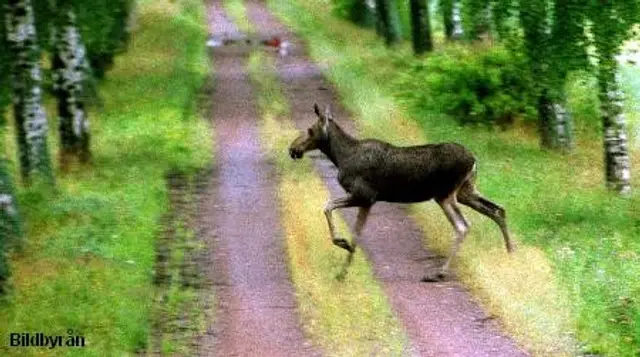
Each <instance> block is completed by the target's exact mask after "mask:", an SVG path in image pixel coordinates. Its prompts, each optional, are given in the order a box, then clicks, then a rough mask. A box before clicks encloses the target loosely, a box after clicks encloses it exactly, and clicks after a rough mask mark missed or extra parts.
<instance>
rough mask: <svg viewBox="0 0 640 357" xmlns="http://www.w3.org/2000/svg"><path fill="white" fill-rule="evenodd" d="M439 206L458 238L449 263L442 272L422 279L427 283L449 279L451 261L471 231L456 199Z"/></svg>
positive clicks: (441, 202) (453, 246)
mask: <svg viewBox="0 0 640 357" xmlns="http://www.w3.org/2000/svg"><path fill="white" fill-rule="evenodd" d="M453 197H455V196H453ZM438 204H439V205H440V207H441V208H442V210H443V211H444V214H445V215H446V216H447V218H448V219H449V222H450V223H451V225H452V226H453V229H454V230H455V232H456V238H455V241H454V242H453V245H452V246H451V253H450V254H449V258H447V261H446V262H445V263H444V265H442V267H441V268H440V271H439V272H438V273H436V274H433V273H430V274H427V275H425V276H424V278H422V281H427V282H435V281H442V280H444V279H445V278H446V277H447V274H448V272H449V266H450V265H451V261H452V260H453V259H454V258H455V256H456V255H457V253H458V249H459V248H460V245H461V244H462V241H463V240H464V238H465V236H466V235H467V232H468V231H469V223H468V222H467V220H466V219H465V218H464V216H463V215H462V212H460V209H459V208H458V207H457V206H456V202H455V198H454V199H451V198H449V199H446V200H443V201H439V202H438Z"/></svg>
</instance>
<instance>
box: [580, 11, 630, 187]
mask: <svg viewBox="0 0 640 357" xmlns="http://www.w3.org/2000/svg"><path fill="white" fill-rule="evenodd" d="M588 4H589V9H588V15H589V18H590V20H591V23H592V26H591V31H592V33H593V42H594V43H593V45H594V47H595V49H596V52H597V60H598V70H597V77H598V87H599V93H598V97H599V99H600V115H601V116H602V127H603V130H604V164H605V177H606V182H607V186H608V187H609V188H610V189H612V190H615V191H617V192H619V193H621V194H628V193H630V192H631V163H630V159H629V148H628V142H627V135H626V130H627V128H626V120H625V117H624V113H623V93H622V91H621V90H620V84H619V81H618V77H617V73H618V63H617V61H616V58H615V56H616V55H617V54H618V52H619V50H620V46H621V45H622V43H623V42H624V41H625V40H626V39H627V38H628V37H629V36H630V32H631V28H632V27H633V25H634V24H637V23H638V20H639V18H640V16H639V14H640V8H639V7H640V5H639V4H638V3H637V1H636V0H619V1H615V2H612V1H607V0H591V1H589V2H588Z"/></svg>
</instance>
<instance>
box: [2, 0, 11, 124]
mask: <svg viewBox="0 0 640 357" xmlns="http://www.w3.org/2000/svg"><path fill="white" fill-rule="evenodd" d="M8 48H9V44H8V43H7V36H6V28H5V26H4V6H0V125H2V124H3V123H2V121H4V115H3V114H4V109H5V108H6V107H7V105H8V104H9V103H10V98H11V97H10V95H11V88H10V87H9V78H10V76H11V68H10V66H9V64H10V58H11V57H10V55H9V51H8Z"/></svg>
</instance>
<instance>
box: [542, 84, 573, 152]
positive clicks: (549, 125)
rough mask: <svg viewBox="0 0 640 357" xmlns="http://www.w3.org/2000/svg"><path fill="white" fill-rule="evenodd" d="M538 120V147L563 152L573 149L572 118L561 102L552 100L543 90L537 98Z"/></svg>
mask: <svg viewBox="0 0 640 357" xmlns="http://www.w3.org/2000/svg"><path fill="white" fill-rule="evenodd" d="M538 118H539V120H538V125H539V129H540V146H542V147H543V148H549V149H555V150H563V151H570V150H571V149H572V148H573V118H572V117H571V114H570V113H569V112H568V111H567V110H566V108H565V106H564V101H563V100H561V99H557V98H556V99H553V98H552V97H551V96H550V95H549V92H548V91H546V90H544V91H543V92H542V93H541V95H540V96H539V98H538Z"/></svg>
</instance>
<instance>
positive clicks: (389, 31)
mask: <svg viewBox="0 0 640 357" xmlns="http://www.w3.org/2000/svg"><path fill="white" fill-rule="evenodd" d="M375 9H376V31H377V32H378V34H379V35H380V36H382V37H383V38H384V42H385V44H386V45H387V46H390V45H393V44H395V43H397V42H399V41H400V27H399V24H398V16H397V14H395V15H394V14H392V12H393V11H396V7H395V2H394V1H393V0H375Z"/></svg>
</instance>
